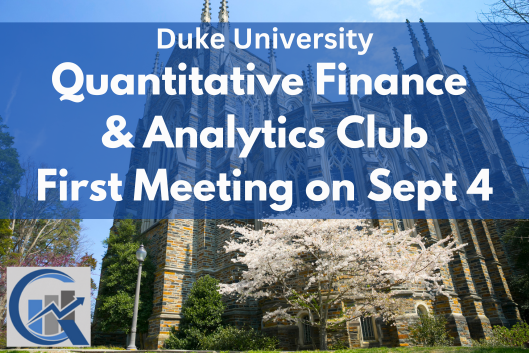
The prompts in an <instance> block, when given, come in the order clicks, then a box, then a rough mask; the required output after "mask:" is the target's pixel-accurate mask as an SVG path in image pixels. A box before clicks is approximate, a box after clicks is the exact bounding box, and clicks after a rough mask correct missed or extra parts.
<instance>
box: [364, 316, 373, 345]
mask: <svg viewBox="0 0 529 353" xmlns="http://www.w3.org/2000/svg"><path fill="white" fill-rule="evenodd" d="M360 324H361V326H362V340H363V341H374V340H375V339H376V336H375V325H373V317H371V316H368V317H361V318H360Z"/></svg>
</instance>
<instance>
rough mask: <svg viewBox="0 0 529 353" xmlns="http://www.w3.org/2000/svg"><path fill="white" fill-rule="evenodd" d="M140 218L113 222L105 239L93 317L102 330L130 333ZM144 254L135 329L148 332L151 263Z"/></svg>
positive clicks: (136, 272)
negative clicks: (113, 224) (105, 250)
mask: <svg viewBox="0 0 529 353" xmlns="http://www.w3.org/2000/svg"><path fill="white" fill-rule="evenodd" d="M138 228H139V221H134V220H130V219H126V220H121V221H120V222H118V223H116V225H115V226H114V227H113V228H112V230H111V232H110V236H109V237H108V239H107V240H105V245H106V246H107V252H106V254H105V257H104V258H103V263H102V266H101V276H102V277H101V284H100V288H99V293H98V298H97V300H98V305H97V308H96V312H95V321H96V322H97V324H99V325H100V327H101V330H102V331H104V332H120V331H121V332H124V333H127V334H128V333H129V331H130V328H131V324H132V315H133V309H134V295H135V291H136V279H137V275H138V261H137V260H136V251H137V250H138V248H139V247H140V245H141V239H140V238H139V236H138V234H139V231H138ZM150 259H151V256H149V254H148V255H147V258H146V259H145V262H144V263H143V269H142V273H141V291H140V305H139V308H138V325H137V329H138V332H147V331H148V328H149V317H150V316H151V312H152V305H153V288H154V270H155V266H154V263H153V262H152V261H151V260H150Z"/></svg>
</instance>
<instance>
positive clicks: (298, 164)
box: [285, 150, 309, 210]
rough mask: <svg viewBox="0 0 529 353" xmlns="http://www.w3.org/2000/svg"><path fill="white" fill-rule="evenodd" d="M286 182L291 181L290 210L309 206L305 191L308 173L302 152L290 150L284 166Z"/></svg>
mask: <svg viewBox="0 0 529 353" xmlns="http://www.w3.org/2000/svg"><path fill="white" fill-rule="evenodd" d="M285 177H286V180H290V181H292V189H293V190H292V194H293V195H292V207H291V209H292V210H295V209H296V208H298V207H299V208H300V209H304V208H307V207H308V205H309V200H308V198H307V196H306V193H305V190H306V188H307V184H308V180H309V173H308V171H307V165H306V164H305V158H304V155H303V153H302V152H300V151H297V150H292V151H290V153H289V154H288V155H287V158H286V166H285Z"/></svg>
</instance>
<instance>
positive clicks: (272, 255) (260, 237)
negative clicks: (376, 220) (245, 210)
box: [220, 206, 464, 349]
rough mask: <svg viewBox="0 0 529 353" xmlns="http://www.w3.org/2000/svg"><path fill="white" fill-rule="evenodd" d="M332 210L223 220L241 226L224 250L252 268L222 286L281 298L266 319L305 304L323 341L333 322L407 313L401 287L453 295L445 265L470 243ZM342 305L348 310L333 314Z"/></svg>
mask: <svg viewBox="0 0 529 353" xmlns="http://www.w3.org/2000/svg"><path fill="white" fill-rule="evenodd" d="M328 212H334V211H333V210H332V209H330V207H328V206H325V207H322V208H320V209H309V210H305V211H299V210H298V211H296V214H295V215H292V219H267V220H263V221H262V223H263V227H262V228H261V229H254V227H252V226H240V225H235V226H233V225H223V226H221V227H223V228H226V229H229V230H231V231H232V234H234V236H233V237H232V239H231V240H230V241H228V242H227V243H226V245H225V250H226V251H227V252H228V253H234V254H235V257H234V259H233V260H232V261H234V262H238V263H241V264H243V265H245V269H244V270H242V271H241V273H240V274H239V277H238V278H234V279H233V280H234V282H233V283H229V284H221V285H220V292H221V293H222V294H226V295H230V294H231V295H238V297H239V300H240V301H244V300H246V299H250V298H269V299H272V300H274V299H275V300H276V305H275V306H274V307H273V308H272V309H271V310H269V311H268V312H266V313H265V315H264V320H285V321H296V314H297V313H298V312H299V310H304V311H308V312H309V314H310V315H309V317H310V321H311V322H310V323H311V324H312V325H314V326H318V327H319V330H320V336H321V338H322V339H320V342H321V343H322V346H321V347H320V348H321V349H326V339H323V338H324V337H326V330H327V328H328V327H330V326H331V325H336V324H340V323H343V322H344V321H347V320H353V319H355V318H358V317H360V316H371V315H377V316H381V317H382V318H383V319H384V320H391V319H394V318H395V316H396V315H399V314H401V313H402V309H403V306H404V302H405V300H404V299H402V298H399V297H397V296H395V295H394V294H395V287H398V286H400V287H406V288H421V289H423V290H428V291H430V292H432V294H443V295H448V294H447V293H444V292H443V285H442V278H441V276H440V273H439V270H440V268H441V267H443V266H445V265H446V264H447V263H448V262H449V261H451V260H452V258H453V254H454V252H455V251H457V250H459V249H461V248H462V247H463V246H464V245H460V246H456V243H455V242H454V241H453V240H452V239H451V238H445V239H442V240H439V241H437V242H435V243H433V244H430V245H428V246H427V245H426V244H425V242H424V240H423V239H422V238H421V237H420V236H417V235H416V234H415V232H414V231H413V230H406V231H396V232H391V231H388V230H385V229H381V228H375V227H373V226H372V225H371V221H370V220H366V219H361V218H365V217H366V214H365V212H362V211H356V213H355V214H352V213H351V211H349V212H348V213H347V214H348V216H349V217H351V218H348V219H345V218H341V219H332V218H330V217H328V216H329V214H328ZM341 213H342V215H343V214H345V211H342V212H341ZM336 306H340V307H341V308H342V310H341V314H340V315H334V316H332V317H329V309H330V308H331V307H336Z"/></svg>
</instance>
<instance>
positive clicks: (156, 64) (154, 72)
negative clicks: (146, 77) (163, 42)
mask: <svg viewBox="0 0 529 353" xmlns="http://www.w3.org/2000/svg"><path fill="white" fill-rule="evenodd" d="M159 59H160V52H159V51H158V52H156V58H155V59H154V67H153V68H152V73H153V75H156V73H157V72H158V60H159Z"/></svg>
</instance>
